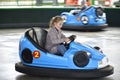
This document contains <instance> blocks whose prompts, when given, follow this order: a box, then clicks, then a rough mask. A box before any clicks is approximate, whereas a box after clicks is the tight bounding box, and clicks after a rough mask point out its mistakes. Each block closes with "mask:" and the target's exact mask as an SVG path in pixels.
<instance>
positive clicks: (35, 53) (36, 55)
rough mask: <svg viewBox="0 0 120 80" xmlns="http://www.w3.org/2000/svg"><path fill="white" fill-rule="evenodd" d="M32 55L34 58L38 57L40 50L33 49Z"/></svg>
mask: <svg viewBox="0 0 120 80" xmlns="http://www.w3.org/2000/svg"><path fill="white" fill-rule="evenodd" d="M33 57H34V58H40V52H39V51H37V50H35V51H34V52H33Z"/></svg>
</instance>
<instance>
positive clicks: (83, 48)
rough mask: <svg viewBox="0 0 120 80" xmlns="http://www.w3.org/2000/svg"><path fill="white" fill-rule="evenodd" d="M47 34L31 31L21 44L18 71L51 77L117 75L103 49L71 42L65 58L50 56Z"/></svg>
mask: <svg viewBox="0 0 120 80" xmlns="http://www.w3.org/2000/svg"><path fill="white" fill-rule="evenodd" d="M46 35H47V31H46V30H44V29H41V28H30V29H28V30H27V31H26V32H25V34H24V35H23V36H22V38H21V40H20V42H19V57H20V62H18V63H16V64H15V69H16V71H18V72H21V73H25V74H29V75H35V76H47V77H64V78H99V77H106V76H109V75H111V74H113V72H114V69H113V67H112V66H111V65H109V64H108V58H107V56H106V55H105V54H103V52H101V51H100V50H99V47H91V46H89V45H85V44H81V43H78V42H75V41H71V42H70V43H69V45H68V46H69V47H68V50H67V51H66V52H65V54H64V55H63V56H61V55H55V54H52V53H49V52H48V51H47V50H46V49H45V48H44V47H45V46H44V45H45V39H46Z"/></svg>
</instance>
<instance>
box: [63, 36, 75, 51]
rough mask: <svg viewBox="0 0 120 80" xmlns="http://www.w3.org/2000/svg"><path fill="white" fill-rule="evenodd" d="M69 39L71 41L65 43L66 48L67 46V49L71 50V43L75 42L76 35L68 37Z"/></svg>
mask: <svg viewBox="0 0 120 80" xmlns="http://www.w3.org/2000/svg"><path fill="white" fill-rule="evenodd" d="M68 38H69V39H70V41H69V42H65V43H64V46H65V47H66V48H67V49H68V48H69V45H70V43H71V42H72V41H74V40H75V38H76V35H71V36H70V37H68Z"/></svg>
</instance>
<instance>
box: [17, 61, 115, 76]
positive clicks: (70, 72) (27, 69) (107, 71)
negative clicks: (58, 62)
mask: <svg viewBox="0 0 120 80" xmlns="http://www.w3.org/2000/svg"><path fill="white" fill-rule="evenodd" d="M15 70H16V71H18V72H21V73H25V74H29V75H35V76H45V77H62V78H100V77H106V76H109V75H111V74H113V71H114V69H113V67H112V66H110V65H108V66H106V67H104V68H101V69H95V70H79V69H77V70H74V69H56V68H44V67H31V66H25V65H23V64H22V63H20V62H19V63H16V64H15Z"/></svg>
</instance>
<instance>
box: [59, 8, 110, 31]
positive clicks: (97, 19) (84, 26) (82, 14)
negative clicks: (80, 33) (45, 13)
mask: <svg viewBox="0 0 120 80" xmlns="http://www.w3.org/2000/svg"><path fill="white" fill-rule="evenodd" d="M60 15H61V16H62V18H63V19H64V25H63V29H78V30H102V29H103V28H106V27H107V26H108V24H107V23H106V13H105V12H104V10H103V9H102V8H101V7H96V6H90V7H87V8H86V9H84V10H80V9H76V10H71V11H70V12H63V13H61V14H60Z"/></svg>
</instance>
